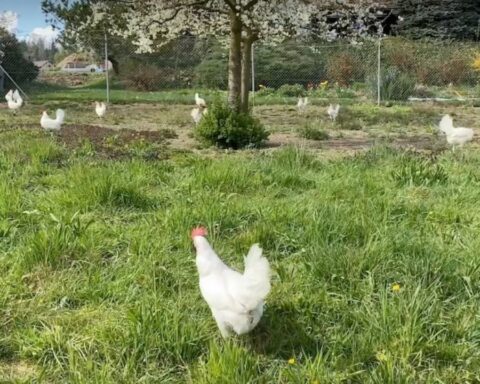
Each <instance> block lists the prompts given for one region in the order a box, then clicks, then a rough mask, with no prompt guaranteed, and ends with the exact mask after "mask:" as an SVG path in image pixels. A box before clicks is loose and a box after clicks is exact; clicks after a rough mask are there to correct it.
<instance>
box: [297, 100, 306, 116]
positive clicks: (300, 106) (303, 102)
mask: <svg viewBox="0 0 480 384" xmlns="http://www.w3.org/2000/svg"><path fill="white" fill-rule="evenodd" d="M307 107H308V97H299V98H298V102H297V110H298V112H299V113H303V112H305V111H306V110H307Z"/></svg>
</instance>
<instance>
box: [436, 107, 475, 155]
mask: <svg viewBox="0 0 480 384" xmlns="http://www.w3.org/2000/svg"><path fill="white" fill-rule="evenodd" d="M439 128H440V131H442V132H443V133H445V135H446V136H447V143H448V144H450V145H451V146H452V147H453V150H455V146H456V145H458V146H460V147H463V146H464V144H465V143H467V142H469V141H472V140H473V129H471V128H463V127H459V128H454V127H453V119H452V117H451V116H450V115H445V116H443V118H442V120H441V121H440V124H439Z"/></svg>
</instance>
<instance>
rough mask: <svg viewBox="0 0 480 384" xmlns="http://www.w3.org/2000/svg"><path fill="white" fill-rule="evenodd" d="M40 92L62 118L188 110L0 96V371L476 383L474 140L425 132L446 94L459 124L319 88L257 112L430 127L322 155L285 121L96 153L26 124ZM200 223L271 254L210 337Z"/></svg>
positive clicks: (38, 377)
mask: <svg viewBox="0 0 480 384" xmlns="http://www.w3.org/2000/svg"><path fill="white" fill-rule="evenodd" d="M45 106H47V107H49V108H53V107H56V106H63V107H67V108H68V109H67V116H68V119H69V120H68V119H67V120H68V121H67V122H68V124H69V125H70V127H69V129H71V130H74V129H75V128H76V127H78V126H80V124H98V126H99V127H105V126H108V127H111V128H115V129H118V128H137V129H145V130H158V129H160V128H161V129H165V128H170V129H171V130H173V131H175V132H177V131H178V132H179V134H183V135H184V136H185V137H188V131H190V130H191V127H192V124H191V122H190V120H189V115H188V112H189V110H190V107H189V106H187V105H183V106H182V105H173V106H168V105H162V104H158V105H157V104H152V105H149V106H148V105H138V106H118V105H114V106H112V109H111V111H110V116H108V117H107V118H106V120H105V121H102V122H99V121H98V119H96V117H95V116H92V109H91V106H90V105H87V104H86V103H84V102H83V101H82V100H78V99H77V100H73V101H72V102H67V101H65V100H61V101H60V102H55V101H45V102H42V104H35V103H33V104H30V105H29V106H27V108H26V109H25V110H23V111H22V113H21V114H20V115H19V116H17V117H13V116H11V115H10V114H9V113H8V111H5V110H3V111H0V127H1V129H0V174H1V178H0V273H1V274H2V279H0V383H35V382H38V383H43V382H45V383H65V382H67V383H89V384H90V383H184V382H186V383H200V384H202V383H204V384H207V383H208V384H210V383H218V384H220V383H222V384H223V383H298V384H300V383H302V384H303V383H311V384H313V383H378V384H384V383H392V384H393V383H449V384H450V383H459V384H460V383H478V382H480V373H479V372H480V327H479V319H480V313H479V306H478V302H479V299H480V264H479V261H478V249H479V247H480V239H479V237H478V232H479V228H480V213H479V210H478V201H479V198H480V192H479V191H480V154H479V152H478V149H477V147H476V146H475V145H473V146H471V147H469V148H466V149H465V150H463V151H461V152H460V151H459V152H455V153H452V152H451V151H448V150H445V147H444V145H443V144H442V143H443V140H440V139H439V138H436V137H434V135H432V132H433V127H434V124H435V123H436V122H438V121H437V120H438V116H439V114H440V113H441V112H445V111H448V112H456V113H457V117H458V118H459V119H460V120H461V121H462V122H465V124H467V123H470V124H472V126H476V125H474V124H475V123H477V122H478V117H477V115H476V114H475V112H476V110H475V109H473V108H472V107H457V108H455V107H452V106H450V107H439V106H432V107H427V106H420V107H419V106H408V105H405V106H395V107H392V108H384V107H382V108H377V107H372V106H368V105H361V104H360V105H352V106H351V107H350V109H349V112H348V113H350V115H349V117H348V118H347V119H346V120H345V124H352V122H354V123H358V122H359V121H360V123H361V127H360V129H356V130H349V129H341V127H335V126H331V125H327V124H330V123H328V122H327V120H326V118H325V116H324V108H323V106H322V105H318V106H316V107H314V108H312V110H311V111H310V112H309V114H307V115H306V116H298V114H296V112H295V108H294V107H292V106H282V105H279V106H269V105H264V106H261V107H259V109H257V110H256V113H259V114H260V116H261V118H262V119H263V120H264V121H265V122H266V124H267V126H268V127H269V128H270V129H271V130H272V132H273V133H274V135H281V134H283V135H285V137H290V136H288V135H291V136H295V137H296V135H297V130H298V127H302V126H304V125H305V124H308V123H309V122H310V121H314V122H315V124H317V125H319V126H320V127H321V129H325V130H327V131H328V132H329V133H330V135H331V136H335V137H337V138H338V139H340V138H342V137H347V138H349V137H352V138H353V137H357V136H358V135H363V136H362V137H373V138H385V137H386V138H388V137H390V138H392V140H394V139H397V138H400V137H404V136H407V137H408V136H413V135H423V136H425V137H428V140H430V141H431V143H432V145H431V148H430V149H426V150H423V151H422V152H418V151H415V150H406V149H394V148H391V147H389V146H387V144H388V143H389V141H388V140H384V141H383V144H382V145H380V146H379V145H375V146H373V147H372V148H370V149H368V150H364V151H360V152H356V153H355V154H352V153H351V152H348V151H347V152H345V153H343V152H342V153H341V154H339V155H338V156H334V157H332V156H330V155H329V154H330V152H331V149H328V148H325V149H321V148H320V149H318V148H315V149H312V148H308V145H305V143H306V142H308V141H307V140H300V139H299V141H296V142H294V143H293V144H294V145H296V146H285V147H283V148H280V149H276V148H275V149H265V150H260V151H238V152H221V151H214V150H198V149H196V147H195V146H194V145H191V144H189V143H187V144H188V145H186V146H183V147H181V146H176V145H175V139H173V140H167V139H166V141H165V144H164V145H161V146H158V145H153V144H150V143H148V142H146V143H144V142H142V146H138V143H136V142H130V143H125V144H123V143H117V144H118V145H117V144H115V142H110V141H108V143H106V144H105V146H104V147H102V148H103V149H102V150H103V151H104V152H100V151H98V149H97V148H96V147H95V146H94V145H93V144H92V142H90V141H89V140H85V141H82V142H80V143H78V145H77V146H75V145H71V144H72V143H71V142H69V144H70V145H67V144H64V142H63V141H62V140H63V136H62V137H53V136H50V135H48V134H45V133H44V132H42V131H41V130H40V129H38V127H37V125H38V120H39V114H38V113H39V111H40V110H41V108H43V107H45ZM316 108H317V109H316ZM448 109H449V110H448ZM69 111H70V112H69ZM477 114H478V113H477ZM340 124H342V123H339V125H340ZM344 128H345V127H344ZM182 132H183V133H182ZM331 140H332V139H331ZM331 140H330V141H331ZM168 142H170V144H168ZM327 142H328V140H327ZM107 144H108V145H107ZM298 146H303V147H304V148H303V149H299V148H298ZM120 149H121V150H122V152H121V156H120V155H119V152H118V151H120ZM105 151H112V152H111V153H110V154H111V156H105V153H106V152H105ZM152 153H153V154H154V155H153V156H152ZM199 224H202V225H206V226H207V227H208V229H209V231H210V234H211V236H210V238H211V241H212V243H213V245H214V247H215V248H216V250H217V251H218V252H219V254H220V255H221V256H222V258H223V259H224V260H225V261H226V262H228V263H229V264H230V265H232V266H234V267H237V268H242V267H243V265H242V263H243V255H244V254H245V253H246V252H247V250H248V248H249V246H250V245H251V244H252V243H254V242H259V243H260V244H261V246H262V247H263V248H264V252H265V255H266V257H267V258H268V259H269V260H270V262H271V265H272V268H273V271H274V275H273V288H272V292H271V293H270V295H269V297H268V299H267V303H266V310H265V315H264V317H263V319H262V321H261V322H260V324H259V326H258V328H257V329H255V331H254V332H253V333H252V334H250V335H247V336H245V337H241V338H234V339H232V340H229V341H224V340H222V339H221V337H220V335H219V332H218V330H217V328H216V325H215V323H214V321H213V319H212V317H211V314H210V313H209V309H208V307H207V305H206V304H205V303H204V302H203V301H202V300H201V297H200V293H199V289H198V282H197V273H196V267H195V264H194V260H195V254H194V252H193V249H192V246H191V242H190V239H189V231H190V229H191V228H192V227H193V226H195V225H199Z"/></svg>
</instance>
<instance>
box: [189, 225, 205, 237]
mask: <svg viewBox="0 0 480 384" xmlns="http://www.w3.org/2000/svg"><path fill="white" fill-rule="evenodd" d="M195 236H202V237H205V236H207V229H206V228H205V227H197V228H193V229H192V239H193V238H194V237H195Z"/></svg>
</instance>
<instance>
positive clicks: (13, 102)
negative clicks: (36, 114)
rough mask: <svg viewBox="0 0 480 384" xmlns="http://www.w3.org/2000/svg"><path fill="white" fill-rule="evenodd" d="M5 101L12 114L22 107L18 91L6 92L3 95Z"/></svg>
mask: <svg viewBox="0 0 480 384" xmlns="http://www.w3.org/2000/svg"><path fill="white" fill-rule="evenodd" d="M5 100H7V105H8V109H11V110H12V111H13V112H14V113H16V112H17V110H18V109H19V108H20V107H21V106H22V105H23V99H22V97H21V96H20V93H19V92H18V89H16V90H15V91H13V90H10V91H8V93H7V94H6V95H5Z"/></svg>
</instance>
